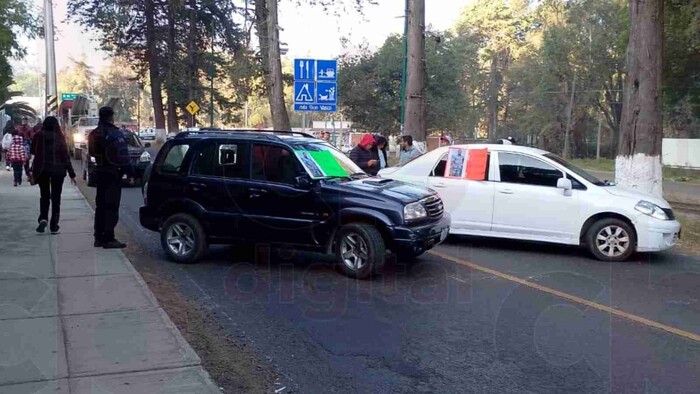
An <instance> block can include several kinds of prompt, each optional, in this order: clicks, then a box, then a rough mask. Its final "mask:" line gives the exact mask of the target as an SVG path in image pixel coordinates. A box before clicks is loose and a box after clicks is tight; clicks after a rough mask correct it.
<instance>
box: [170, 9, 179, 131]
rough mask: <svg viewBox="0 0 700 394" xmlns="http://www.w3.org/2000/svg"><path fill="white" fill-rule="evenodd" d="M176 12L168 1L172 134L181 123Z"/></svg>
mask: <svg viewBox="0 0 700 394" xmlns="http://www.w3.org/2000/svg"><path fill="white" fill-rule="evenodd" d="M175 23H176V10H175V2H174V1H172V0H170V1H168V77H167V78H168V81H167V87H168V130H170V131H171V132H178V131H179V129H180V126H179V122H178V121H177V104H176V103H175V96H176V94H175V90H176V89H177V87H176V86H175V83H174V82H175V80H174V75H173V73H174V72H175V70H174V69H175V59H176V54H177V44H176V34H177V33H176V31H175Z"/></svg>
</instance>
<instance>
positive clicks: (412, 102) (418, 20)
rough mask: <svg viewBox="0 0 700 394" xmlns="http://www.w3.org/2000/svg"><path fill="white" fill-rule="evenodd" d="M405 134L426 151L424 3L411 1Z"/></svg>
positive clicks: (415, 0) (409, 10)
mask: <svg viewBox="0 0 700 394" xmlns="http://www.w3.org/2000/svg"><path fill="white" fill-rule="evenodd" d="M406 69H407V70H406V71H407V73H406V74H407V75H406V77H407V79H406V97H405V99H406V109H405V114H404V119H405V125H404V134H406V135H410V136H412V137H413V141H414V142H415V143H416V145H417V147H418V148H419V149H423V150H424V149H425V148H426V146H425V140H426V136H427V130H426V119H425V81H426V78H427V74H426V70H425V0H409V1H408V65H407V68H406Z"/></svg>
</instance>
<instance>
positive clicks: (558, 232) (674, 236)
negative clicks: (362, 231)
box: [379, 145, 681, 261]
mask: <svg viewBox="0 0 700 394" xmlns="http://www.w3.org/2000/svg"><path fill="white" fill-rule="evenodd" d="M449 148H461V149H484V148H487V149H488V161H487V165H486V176H485V179H484V180H482V181H472V180H467V179H463V178H446V177H445V176H444V175H445V167H446V164H447V154H448V149H449ZM379 176H381V177H384V178H390V179H396V180H401V181H405V182H409V183H414V184H417V185H422V186H428V187H430V188H433V189H435V190H437V191H438V193H439V194H440V197H442V200H443V202H444V204H445V209H446V210H447V211H448V212H449V213H450V215H451V216H452V225H451V226H450V233H451V234H463V235H476V236H486V237H498V238H510V239H520V240H530V241H540V242H553V243H560V244H567V245H587V246H588V248H589V250H590V251H591V253H593V255H595V257H597V258H598V259H600V260H604V261H623V260H625V259H627V258H628V257H629V256H630V255H631V254H632V253H633V252H634V251H639V252H658V251H662V250H666V249H669V248H671V247H673V246H674V245H675V244H676V242H677V240H678V237H679V234H680V228H681V226H680V223H678V221H676V220H675V218H674V214H673V211H672V210H671V206H670V205H669V204H668V202H666V201H665V200H664V199H662V198H658V197H654V196H652V195H649V194H645V193H641V192H638V191H636V190H632V189H627V188H623V187H620V186H616V185H615V184H613V183H609V182H607V181H605V182H603V181H600V180H599V179H597V178H596V177H594V176H592V175H590V174H588V173H587V172H585V171H583V170H581V169H579V168H577V167H575V166H574V165H572V164H571V163H568V162H566V161H565V160H563V159H561V158H560V157H558V156H556V155H554V154H552V153H549V152H546V151H543V150H539V149H534V148H527V147H522V146H514V145H456V146H452V147H443V148H438V149H436V150H434V151H431V152H429V153H426V154H425V155H423V156H420V157H418V158H416V159H415V160H413V161H411V162H409V163H407V164H405V165H404V166H402V167H391V168H385V169H383V170H381V171H380V172H379Z"/></svg>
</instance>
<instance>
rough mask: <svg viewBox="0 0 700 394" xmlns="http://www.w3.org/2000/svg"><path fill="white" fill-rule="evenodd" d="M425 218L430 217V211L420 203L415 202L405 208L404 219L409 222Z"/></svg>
mask: <svg viewBox="0 0 700 394" xmlns="http://www.w3.org/2000/svg"><path fill="white" fill-rule="evenodd" d="M425 217H428V211H427V210H426V209H425V206H423V204H421V203H420V202H414V203H411V204H408V205H406V206H405V207H403V218H404V220H405V221H407V222H408V221H412V220H418V219H423V218H425Z"/></svg>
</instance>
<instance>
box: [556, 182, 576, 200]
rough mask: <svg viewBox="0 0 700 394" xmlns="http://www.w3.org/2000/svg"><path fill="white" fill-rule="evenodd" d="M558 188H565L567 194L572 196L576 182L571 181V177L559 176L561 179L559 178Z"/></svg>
mask: <svg viewBox="0 0 700 394" xmlns="http://www.w3.org/2000/svg"><path fill="white" fill-rule="evenodd" d="M557 188H559V189H563V190H564V195H565V196H570V195H571V194H572V190H573V189H574V184H573V183H571V179H568V178H559V180H557Z"/></svg>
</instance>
